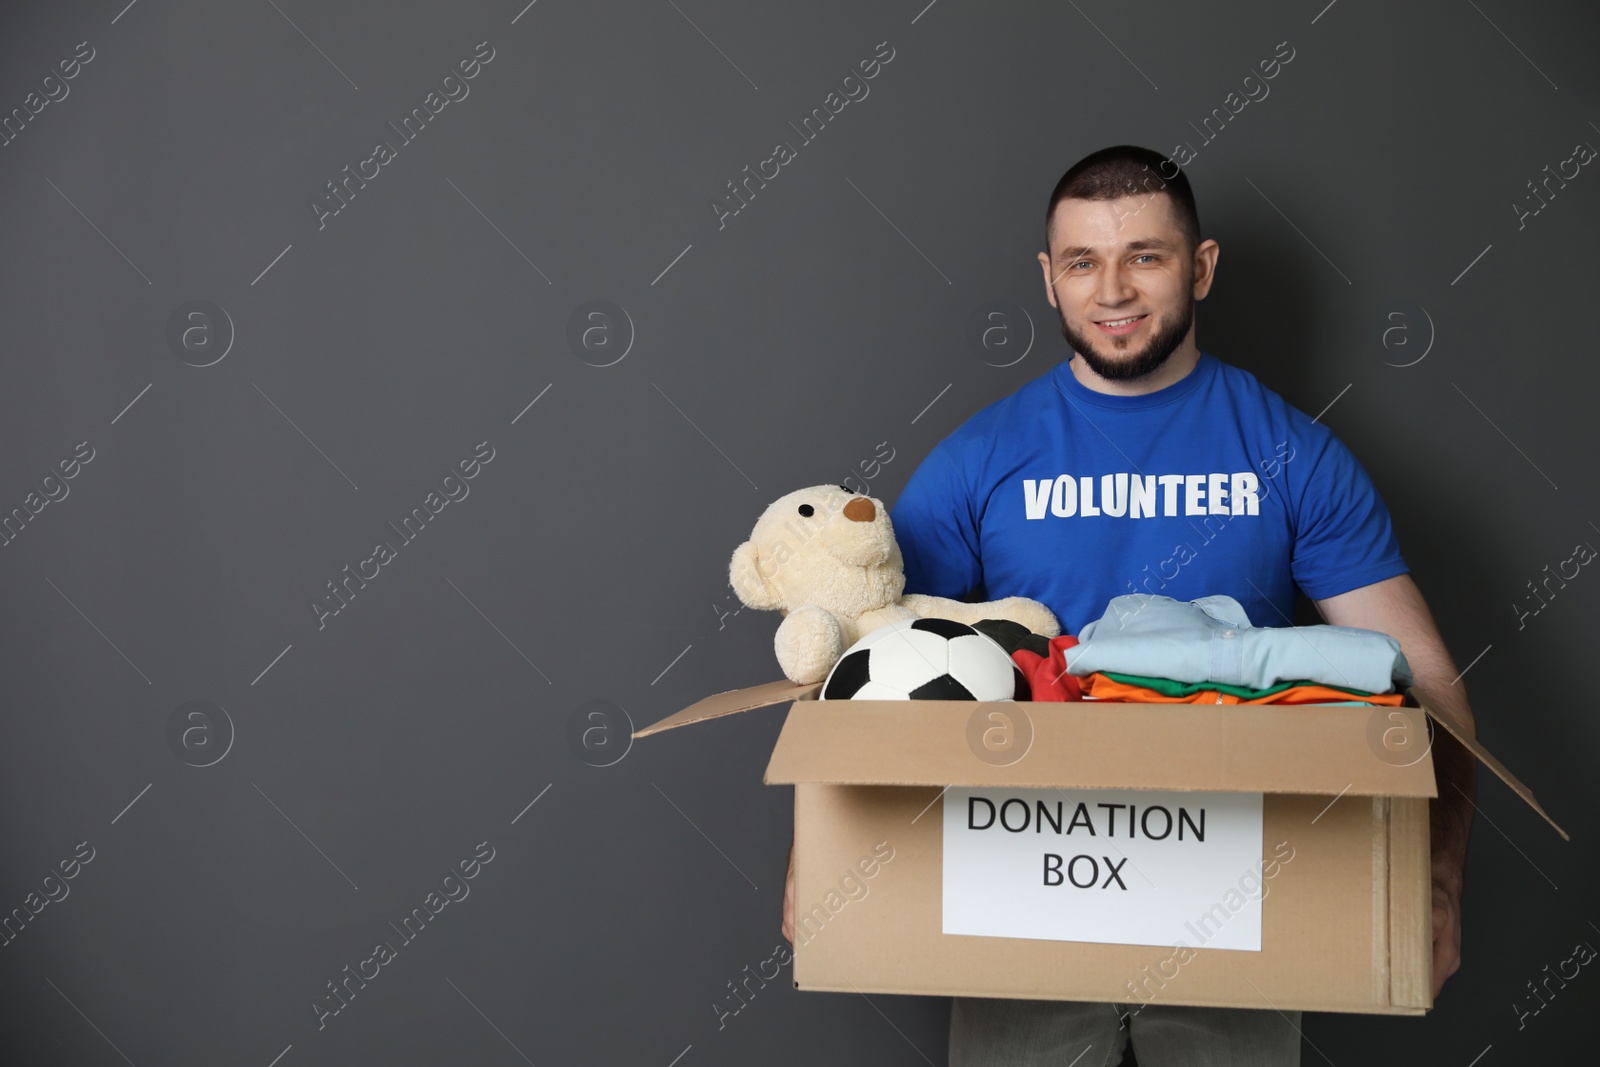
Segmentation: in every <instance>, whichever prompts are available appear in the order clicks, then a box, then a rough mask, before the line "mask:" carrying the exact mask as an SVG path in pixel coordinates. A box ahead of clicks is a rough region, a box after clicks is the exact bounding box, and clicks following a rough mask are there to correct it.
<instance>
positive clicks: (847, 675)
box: [822, 648, 872, 700]
mask: <svg viewBox="0 0 1600 1067" xmlns="http://www.w3.org/2000/svg"><path fill="white" fill-rule="evenodd" d="M871 654H872V650H871V649H870V648H862V649H858V650H856V651H855V652H852V653H850V654H849V655H848V656H846V657H845V658H844V659H842V660H840V661H839V662H838V664H837V665H836V666H835V667H834V668H833V674H832V675H830V676H829V678H828V684H827V685H825V686H823V687H822V699H823V700H849V699H850V698H851V697H853V696H855V695H856V692H857V691H858V690H860V688H861V687H862V686H864V685H866V684H867V682H869V681H870V680H871V679H872V672H871V669H870V668H869V666H868V663H867V660H868V658H869V657H870V656H871Z"/></svg>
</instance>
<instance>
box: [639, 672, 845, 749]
mask: <svg viewBox="0 0 1600 1067" xmlns="http://www.w3.org/2000/svg"><path fill="white" fill-rule="evenodd" d="M821 689H822V683H821V682H811V683H808V684H805V685H800V684H796V683H795V682H791V681H789V680H788V679H787V678H785V679H782V680H780V681H776V682H767V683H765V684H763V685H753V686H750V687H749V688H748V689H730V690H728V691H727V692H726V693H716V694H714V695H712V696H708V697H706V698H705V699H703V700H697V701H695V702H694V703H693V704H690V705H689V706H688V707H686V708H684V709H683V710H682V711H678V712H674V713H672V714H671V715H668V716H667V717H666V718H665V719H661V720H660V721H658V722H654V723H651V724H650V725H649V726H646V727H645V728H644V729H642V730H635V731H634V732H633V736H634V737H644V736H646V735H648V734H658V733H660V732H661V731H662V730H670V729H672V728H673V727H675V726H687V725H689V724H690V723H692V722H700V721H702V720H704V719H720V718H721V717H722V716H724V715H737V714H738V713H739V712H741V711H751V710H753V709H755V708H764V707H766V706H767V705H768V704H781V703H783V702H784V701H786V700H808V699H810V698H812V697H814V696H815V695H816V694H817V693H818V692H819V691H820V690H821Z"/></svg>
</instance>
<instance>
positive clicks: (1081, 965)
mask: <svg viewBox="0 0 1600 1067" xmlns="http://www.w3.org/2000/svg"><path fill="white" fill-rule="evenodd" d="M820 688H821V686H820V685H819V684H813V685H795V684H793V683H790V682H787V681H783V682H772V683H768V684H766V685H762V686H756V687H752V688H749V689H740V690H733V691H730V692H726V693H719V694H716V695H715V696H711V697H707V698H705V699H704V700H701V701H699V702H697V703H696V704H694V705H692V706H690V707H688V708H685V709H684V710H682V711H680V712H677V713H676V714H674V715H671V716H668V717H667V718H665V719H662V720H661V721H660V722H657V723H655V724H653V725H651V726H647V727H645V728H643V729H640V730H638V731H635V733H634V736H635V737H643V736H646V735H649V734H654V733H660V732H662V731H664V730H669V729H673V728H676V727H678V726H685V725H688V724H691V723H695V722H702V721H705V720H708V719H713V718H720V717H723V716H727V715H732V714H737V713H739V712H741V711H749V710H753V709H755V708H760V707H766V706H771V705H773V704H779V703H783V702H785V701H788V702H790V705H789V709H788V712H787V716H786V718H785V721H784V725H783V729H782V731H781V733H780V735H779V737H778V741H777V744H776V745H775V746H774V749H773V752H772V756H771V759H770V761H769V762H768V764H767V768H766V772H765V774H764V777H763V780H764V781H765V782H766V783H767V784H769V785H791V784H792V785H793V786H794V790H795V831H794V832H795V946H794V984H795V987H796V988H797V989H806V990H828V991H838V992H846V993H849V992H862V993H872V992H878V993H903V994H916V995H924V996H982V997H1020V998H1027V999H1046V1000H1088V1001H1101V1002H1116V1003H1122V1004H1125V1005H1129V1007H1130V1010H1132V1009H1133V1008H1135V1007H1137V1006H1138V1005H1141V1004H1146V1003H1152V1004H1190V1005H1206V1006H1220V1007H1244V1008H1261V1009H1273V1008H1275V1009H1278V1010H1280V1011H1288V1010H1295V1009H1299V1010H1304V1011H1344V1012H1362V1013H1373V1014H1392V1015H1421V1014H1424V1013H1425V1012H1426V1011H1427V1010H1428V1009H1429V1008H1431V1007H1432V1004H1433V998H1432V995H1431V989H1432V981H1431V978H1432V888H1431V886H1432V876H1431V868H1430V851H1429V817H1428V801H1429V798H1431V797H1434V796H1436V795H1437V786H1436V784H1435V779H1434V769H1433V760H1432V758H1431V756H1430V755H1429V753H1428V752H1427V751H1424V752H1423V753H1422V754H1421V755H1420V756H1419V757H1417V758H1416V759H1415V760H1414V761H1412V762H1409V763H1407V764H1404V765H1401V764H1400V763H1399V761H1392V760H1386V759H1384V758H1380V755H1379V753H1378V752H1377V750H1376V749H1374V747H1373V742H1372V736H1373V734H1372V717H1373V714H1374V712H1375V711H1377V710H1379V709H1377V708H1375V707H1371V706H1352V705H1333V704H1327V705H1322V704H1314V705H1293V706H1290V705H1240V704H1230V705H1215V706H1213V705H1204V704H1137V703H1121V702H1109V701H1108V702H1083V703H1047V702H1039V703H1032V702H1015V703H984V702H973V701H937V700H933V701H819V700H816V699H815V697H816V694H817V692H818V691H819V690H820ZM1408 695H1409V696H1410V697H1411V698H1412V700H1413V702H1414V703H1415V704H1416V705H1418V707H1415V708H1386V709H1383V711H1384V713H1385V714H1386V715H1387V714H1388V713H1390V712H1401V713H1405V714H1409V715H1412V716H1419V717H1420V715H1422V714H1423V713H1426V714H1427V715H1428V716H1431V717H1432V718H1433V719H1434V720H1435V721H1438V722H1439V723H1440V725H1442V726H1444V728H1445V729H1446V730H1448V731H1449V732H1450V733H1451V734H1452V736H1456V737H1457V739H1458V740H1461V741H1462V743H1463V744H1464V745H1465V746H1466V747H1467V748H1468V749H1469V750H1470V751H1471V752H1472V753H1473V755H1474V756H1476V757H1477V758H1478V759H1479V760H1481V761H1482V762H1483V763H1484V764H1485V765H1486V766H1488V767H1489V769H1490V770H1491V771H1493V772H1494V773H1495V774H1496V775H1497V776H1498V777H1499V778H1501V779H1502V780H1503V781H1505V782H1506V784H1507V785H1508V786H1510V787H1511V788H1512V790H1513V791H1514V792H1516V794H1517V795H1518V796H1520V797H1521V798H1522V799H1523V800H1524V801H1525V802H1527V803H1528V804H1529V805H1530V806H1531V807H1533V809H1534V810H1535V811H1537V812H1539V814H1540V815H1541V816H1543V817H1544V818H1545V819H1546V821H1549V822H1550V824H1551V825H1552V826H1554V827H1555V828H1556V830H1557V832H1559V833H1561V835H1562V837H1563V838H1566V837H1567V835H1566V833H1565V831H1563V830H1561V828H1560V827H1559V826H1556V824H1555V822H1554V821H1553V820H1551V819H1550V816H1549V815H1548V814H1546V813H1545V812H1544V810H1543V809H1542V808H1541V807H1540V806H1539V805H1538V803H1537V802H1536V801H1535V800H1534V799H1533V795H1532V793H1531V792H1530V791H1529V790H1528V788H1527V787H1526V786H1525V785H1523V784H1522V782H1520V781H1519V780H1518V779H1517V778H1516V776H1515V775H1513V774H1511V772H1510V771H1508V770H1506V769H1505V767H1504V766H1503V765H1502V764H1501V763H1500V762H1499V761H1498V760H1496V759H1495V758H1494V757H1493V756H1492V755H1490V754H1489V752H1488V751H1487V750H1486V749H1484V748H1483V746H1482V745H1481V744H1479V743H1478V742H1477V741H1476V739H1474V738H1467V737H1462V736H1461V735H1460V734H1459V733H1458V732H1457V730H1456V729H1455V728H1454V725H1453V724H1452V723H1450V722H1447V721H1446V720H1445V719H1443V718H1441V717H1440V716H1439V715H1438V714H1437V713H1436V712H1434V711H1433V710H1432V708H1431V707H1430V705H1429V702H1428V701H1427V699H1426V697H1425V695H1424V694H1421V693H1419V692H1418V691H1416V690H1415V689H1412V690H1409V691H1408ZM993 715H1000V716H1003V718H1001V719H993V718H992V716H993ZM991 722H1001V723H1003V724H1004V725H1005V727H1006V728H1007V729H1010V730H1014V731H1015V734H1014V737H1015V739H1016V748H1015V749H1014V750H1012V751H1008V752H1007V754H1006V755H1005V757H1004V759H996V758H993V757H992V754H987V753H985V754H980V752H981V741H980V740H979V738H980V737H981V734H982V730H983V729H984V728H985V726H986V725H987V724H990V723H991ZM1380 725H1381V724H1380ZM1412 726H1413V727H1415V728H1417V736H1420V735H1421V730H1420V724H1419V723H1416V722H1413V723H1412ZM1017 753H1020V755H1018V754H1017ZM948 786H996V787H1000V786H1007V787H1019V788H1022V787H1026V788H1059V789H1074V788H1076V789H1110V788H1121V789H1172V790H1200V791H1221V792H1250V793H1257V792H1259V793H1262V794H1263V805H1262V816H1263V844H1262V851H1263V859H1264V860H1266V859H1271V858H1272V857H1273V856H1274V855H1276V856H1278V857H1280V858H1281V856H1282V855H1283V854H1284V852H1282V851H1276V852H1275V851H1274V846H1275V845H1279V846H1281V843H1285V842H1286V843H1287V848H1289V849H1292V859H1291V860H1289V861H1287V862H1282V863H1280V864H1279V865H1278V866H1277V867H1276V871H1275V873H1274V874H1273V875H1272V876H1271V877H1270V881H1269V882H1268V883H1267V891H1266V892H1267V895H1266V897H1265V899H1264V900H1263V901H1262V909H1261V910H1262V915H1261V951H1259V952H1253V951H1237V950H1229V949H1207V948H1205V947H1190V948H1189V949H1187V950H1185V951H1184V952H1182V953H1180V952H1178V951H1177V950H1176V949H1174V948H1173V947H1152V946H1147V945H1125V944H1094V943H1089V942H1076V941H1052V940H1035V939H1032V938H1028V939H1023V938H1011V937H979V936H966V935H955V934H945V933H943V932H942V910H941V909H942V893H943V866H942V864H943V836H942V824H943V810H942V797H943V794H944V790H945V788H946V787H948ZM874 855H876V856H877V858H878V860H880V861H881V862H873V863H871V865H870V866H871V869H872V874H871V875H866V874H865V873H864V872H865V870H866V869H867V867H865V866H863V863H864V860H866V859H868V858H870V857H873V856H874ZM885 856H887V857H889V858H887V859H885V858H884V857H885ZM847 874H851V875H854V882H855V883H856V884H858V885H860V886H865V892H864V894H863V895H859V896H855V895H852V896H850V897H849V898H846V897H844V896H842V895H841V892H840V882H841V878H842V877H843V876H844V875H847ZM777 903H778V901H777V900H776V899H775V900H774V901H773V904H774V910H776V906H777ZM1196 940H1197V941H1199V940H1200V939H1196Z"/></svg>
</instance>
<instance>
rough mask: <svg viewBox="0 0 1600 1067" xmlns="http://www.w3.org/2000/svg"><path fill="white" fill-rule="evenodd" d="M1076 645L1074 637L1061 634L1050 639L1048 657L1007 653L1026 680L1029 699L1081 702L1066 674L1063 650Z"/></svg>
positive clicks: (1073, 677)
mask: <svg viewBox="0 0 1600 1067" xmlns="http://www.w3.org/2000/svg"><path fill="white" fill-rule="evenodd" d="M1077 643H1078V639H1077V638H1076V637H1073V636H1071V635H1070V634H1062V635H1061V636H1060V637H1052V638H1051V639H1050V655H1049V657H1048V658H1046V657H1044V656H1041V655H1039V654H1038V653H1037V652H1029V651H1028V650H1027V649H1025V648H1019V649H1017V650H1016V651H1015V652H1013V653H1011V662H1013V663H1015V664H1016V665H1017V666H1018V667H1019V668H1020V669H1021V671H1022V675H1023V677H1024V678H1026V679H1027V680H1028V690H1029V692H1030V693H1031V694H1032V695H1031V697H1030V698H1029V699H1032V700H1082V699H1083V690H1082V688H1081V687H1080V686H1079V685H1078V678H1077V676H1076V675H1073V674H1068V673H1067V656H1066V650H1067V649H1069V648H1071V647H1072V646H1073V645H1076V644H1077Z"/></svg>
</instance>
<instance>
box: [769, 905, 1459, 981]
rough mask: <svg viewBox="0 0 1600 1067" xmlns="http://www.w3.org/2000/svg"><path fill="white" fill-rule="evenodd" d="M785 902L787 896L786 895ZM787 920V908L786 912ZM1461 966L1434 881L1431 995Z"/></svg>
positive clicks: (1454, 923)
mask: <svg viewBox="0 0 1600 1067" xmlns="http://www.w3.org/2000/svg"><path fill="white" fill-rule="evenodd" d="M785 903H787V898H785ZM785 919H786V920H787V912H786V913H785ZM1460 967H1461V894H1460V893H1458V892H1455V891H1453V890H1451V889H1450V888H1449V887H1448V886H1445V885H1442V884H1440V883H1439V882H1434V883H1433V997H1434V999H1435V1000H1437V999H1438V998H1439V991H1440V990H1441V989H1443V988H1444V982H1445V979H1446V978H1449V977H1450V976H1451V975H1452V974H1455V973H1456V971H1457V970H1459V969H1460Z"/></svg>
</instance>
